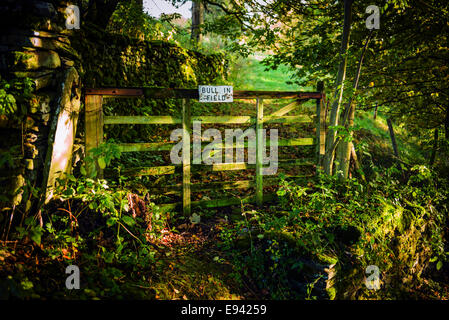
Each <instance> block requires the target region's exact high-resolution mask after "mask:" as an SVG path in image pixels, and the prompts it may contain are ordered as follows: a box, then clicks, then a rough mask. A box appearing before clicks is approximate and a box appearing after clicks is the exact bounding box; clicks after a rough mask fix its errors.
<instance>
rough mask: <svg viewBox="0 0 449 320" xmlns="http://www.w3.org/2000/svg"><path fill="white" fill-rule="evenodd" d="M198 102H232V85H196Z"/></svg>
mask: <svg viewBox="0 0 449 320" xmlns="http://www.w3.org/2000/svg"><path fill="white" fill-rule="evenodd" d="M198 93H199V95H200V99H199V101H200V102H232V101H233V88H232V86H198Z"/></svg>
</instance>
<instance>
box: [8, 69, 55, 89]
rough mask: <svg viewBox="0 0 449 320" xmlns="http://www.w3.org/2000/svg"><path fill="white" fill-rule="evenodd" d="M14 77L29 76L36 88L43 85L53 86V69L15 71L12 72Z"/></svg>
mask: <svg viewBox="0 0 449 320" xmlns="http://www.w3.org/2000/svg"><path fill="white" fill-rule="evenodd" d="M12 74H13V75H14V76H15V77H16V78H31V79H34V84H35V88H36V90H40V89H42V88H45V87H49V86H53V82H52V80H53V75H54V73H53V71H34V72H33V71H30V72H23V71H16V72H13V73H12Z"/></svg>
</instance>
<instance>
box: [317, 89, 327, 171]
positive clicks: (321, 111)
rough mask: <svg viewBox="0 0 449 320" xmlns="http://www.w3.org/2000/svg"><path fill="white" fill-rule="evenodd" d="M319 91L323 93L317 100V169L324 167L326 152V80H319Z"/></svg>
mask: <svg viewBox="0 0 449 320" xmlns="http://www.w3.org/2000/svg"><path fill="white" fill-rule="evenodd" d="M317 91H318V92H320V93H321V94H322V97H321V98H320V99H317V100H316V161H317V169H322V167H323V158H324V155H325V153H326V146H325V141H326V114H325V111H326V110H325V108H324V82H323V81H319V82H318V84H317Z"/></svg>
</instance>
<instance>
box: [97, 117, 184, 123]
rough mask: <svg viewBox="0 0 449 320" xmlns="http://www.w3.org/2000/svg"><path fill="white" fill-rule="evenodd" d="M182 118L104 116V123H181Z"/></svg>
mask: <svg viewBox="0 0 449 320" xmlns="http://www.w3.org/2000/svg"><path fill="white" fill-rule="evenodd" d="M179 123H182V119H181V118H175V117H172V116H104V124H179Z"/></svg>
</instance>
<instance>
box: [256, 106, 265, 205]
mask: <svg viewBox="0 0 449 320" xmlns="http://www.w3.org/2000/svg"><path fill="white" fill-rule="evenodd" d="M256 108H257V120H256V141H257V145H256V203H257V205H259V206H261V205H262V203H263V175H262V168H263V148H262V147H263V145H264V139H263V100H262V99H257V101H256Z"/></svg>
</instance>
